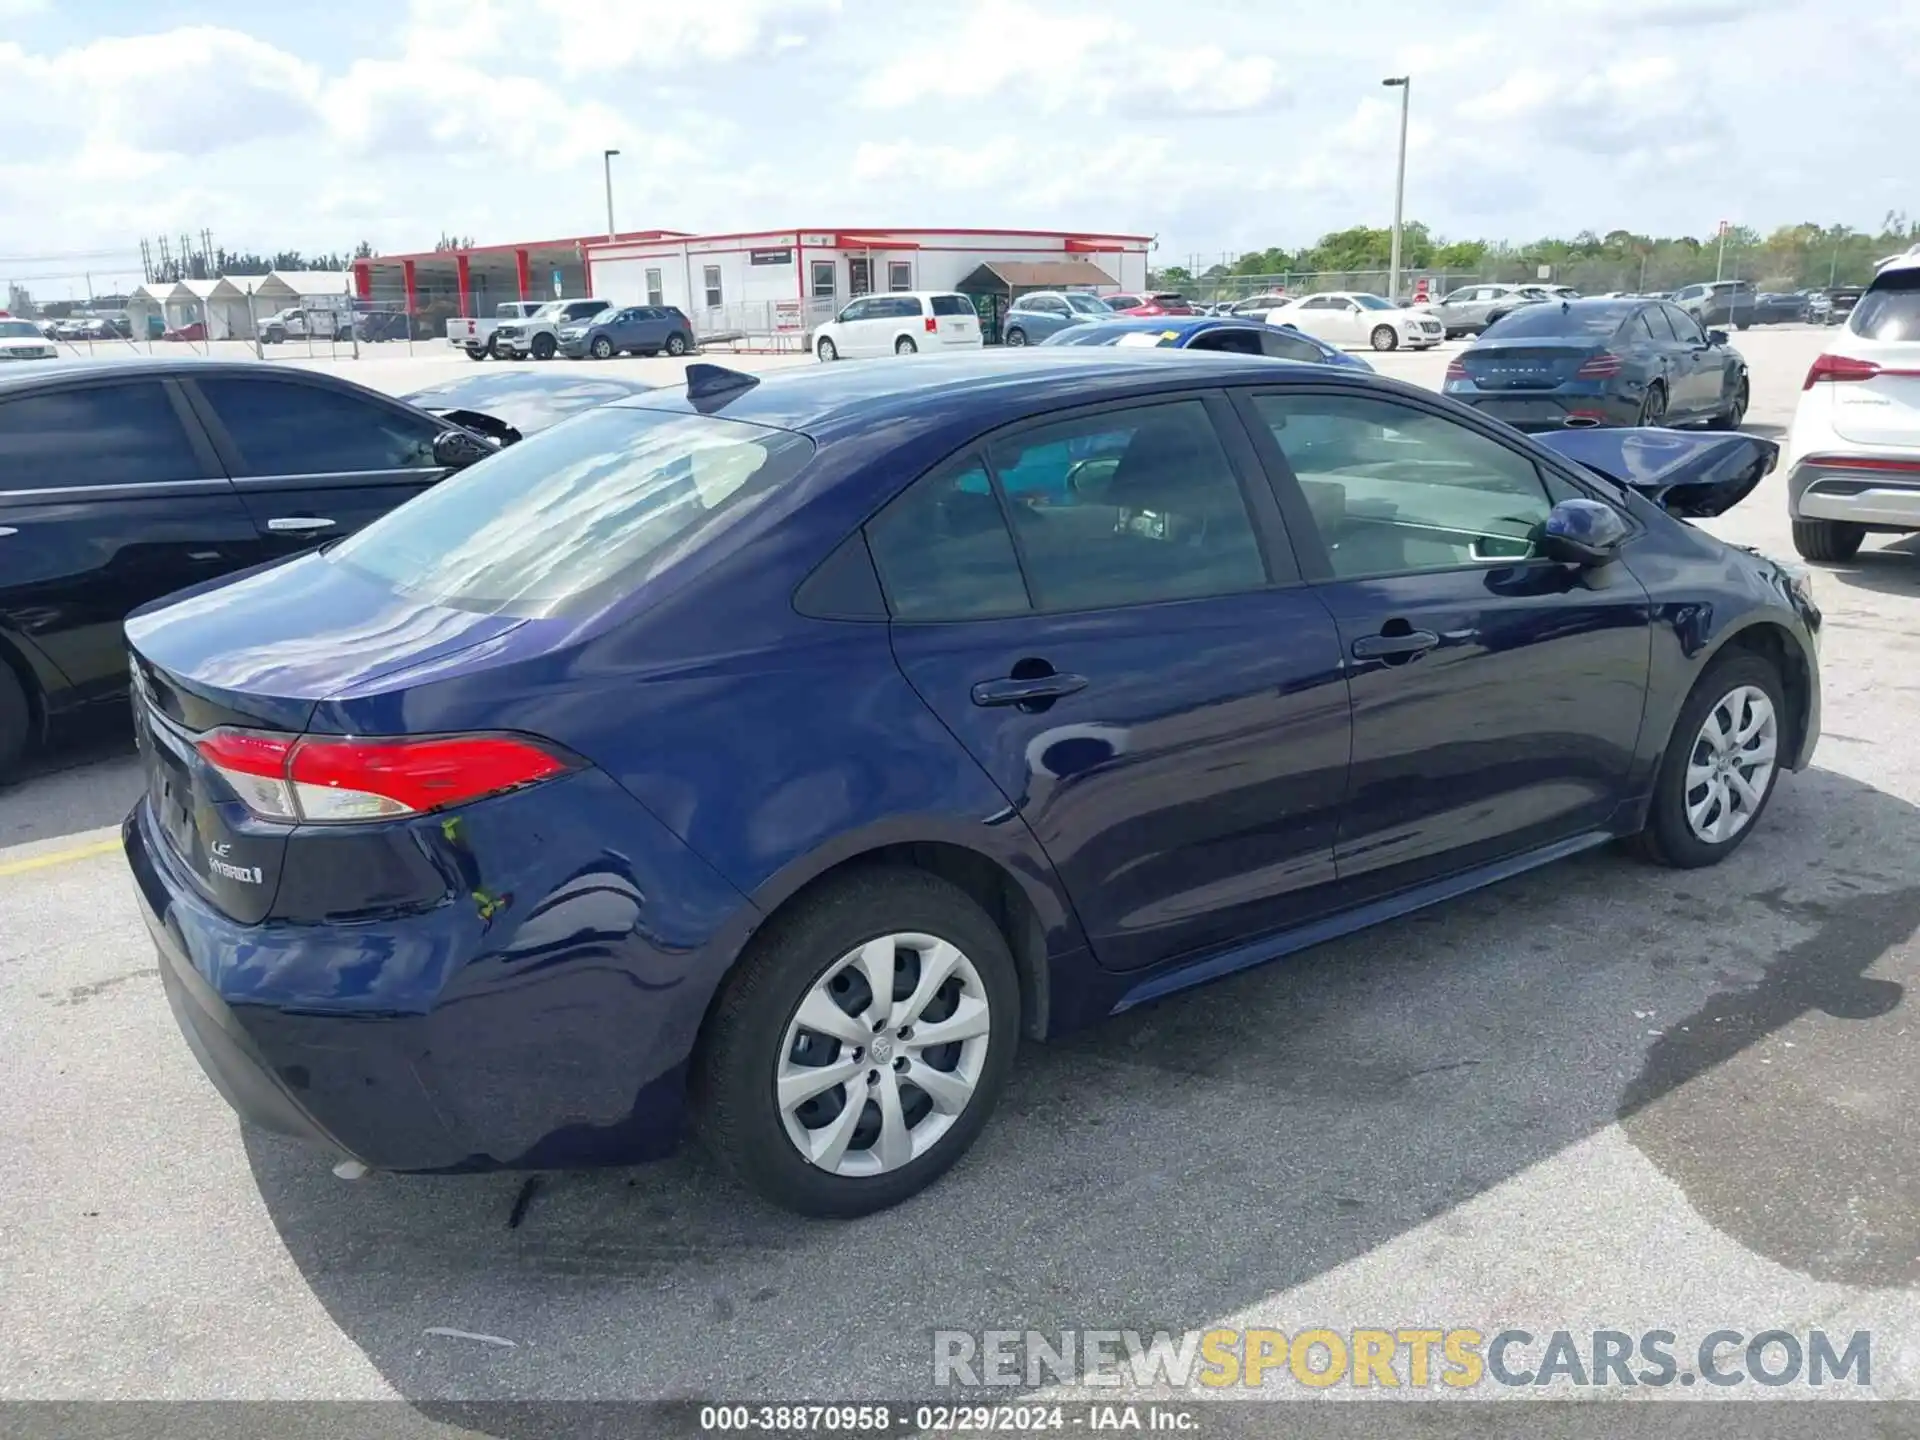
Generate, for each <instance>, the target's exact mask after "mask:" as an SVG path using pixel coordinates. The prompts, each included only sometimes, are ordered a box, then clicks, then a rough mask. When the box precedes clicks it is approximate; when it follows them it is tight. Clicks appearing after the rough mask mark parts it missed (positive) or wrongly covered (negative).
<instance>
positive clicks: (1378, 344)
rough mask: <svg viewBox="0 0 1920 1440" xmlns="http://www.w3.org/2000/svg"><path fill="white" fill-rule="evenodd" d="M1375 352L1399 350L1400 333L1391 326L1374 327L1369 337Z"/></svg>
mask: <svg viewBox="0 0 1920 1440" xmlns="http://www.w3.org/2000/svg"><path fill="white" fill-rule="evenodd" d="M1370 338H1371V343H1372V345H1373V348H1374V349H1376V350H1397V349H1399V348H1400V332H1399V331H1398V330H1395V329H1394V328H1393V327H1392V326H1391V325H1376V326H1374V327H1373V335H1372V336H1371V337H1370Z"/></svg>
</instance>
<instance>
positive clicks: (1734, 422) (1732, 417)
mask: <svg viewBox="0 0 1920 1440" xmlns="http://www.w3.org/2000/svg"><path fill="white" fill-rule="evenodd" d="M1749 393H1750V392H1749V391H1748V388H1747V379H1746V377H1745V376H1744V375H1743V376H1741V377H1740V383H1739V385H1738V386H1736V387H1735V388H1734V392H1733V399H1732V400H1731V401H1729V402H1728V404H1727V408H1726V409H1724V410H1722V411H1721V412H1720V413H1719V414H1718V415H1716V416H1714V417H1713V418H1712V419H1711V420H1709V421H1708V422H1707V428H1708V429H1709V430H1738V429H1739V428H1740V422H1741V421H1742V420H1744V419H1746V418H1747V403H1748V399H1749Z"/></svg>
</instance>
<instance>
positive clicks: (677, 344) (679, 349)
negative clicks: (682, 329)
mask: <svg viewBox="0 0 1920 1440" xmlns="http://www.w3.org/2000/svg"><path fill="white" fill-rule="evenodd" d="M686 353H687V337H686V336H684V335H682V334H680V333H679V332H678V331H676V332H674V333H673V334H671V335H669V336H667V354H669V355H671V356H673V358H674V359H676V360H678V359H679V358H680V357H681V356H682V355H684V354H686Z"/></svg>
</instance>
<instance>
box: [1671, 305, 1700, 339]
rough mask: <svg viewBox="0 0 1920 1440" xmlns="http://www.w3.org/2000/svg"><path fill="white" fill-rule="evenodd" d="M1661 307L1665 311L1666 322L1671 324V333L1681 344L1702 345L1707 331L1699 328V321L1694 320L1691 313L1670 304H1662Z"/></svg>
mask: <svg viewBox="0 0 1920 1440" xmlns="http://www.w3.org/2000/svg"><path fill="white" fill-rule="evenodd" d="M1661 308H1662V309H1664V310H1665V311H1666V315H1667V320H1668V323H1670V324H1671V325H1672V326H1673V333H1674V335H1675V336H1676V337H1678V339H1679V341H1680V343H1681V344H1682V345H1704V344H1706V343H1707V332H1706V331H1704V330H1702V329H1701V328H1700V322H1699V321H1698V320H1695V319H1694V318H1693V317H1692V316H1691V315H1689V314H1687V312H1686V311H1684V310H1676V309H1675V308H1674V307H1673V306H1671V305H1666V306H1662V307H1661Z"/></svg>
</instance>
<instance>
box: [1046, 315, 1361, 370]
mask: <svg viewBox="0 0 1920 1440" xmlns="http://www.w3.org/2000/svg"><path fill="white" fill-rule="evenodd" d="M1040 343H1041V344H1042V345H1117V346H1120V347H1121V348H1123V349H1133V348H1136V347H1138V348H1143V349H1148V350H1217V351H1223V352H1225V353H1226V354H1229V355H1265V356H1268V357H1270V358H1272V359H1275V360H1301V361H1305V362H1306V363H1307V364H1310V365H1344V366H1346V367H1347V368H1348V369H1349V370H1367V371H1371V370H1372V369H1373V367H1372V366H1371V365H1369V364H1368V363H1367V362H1366V361H1364V360H1362V359H1361V358H1360V357H1359V356H1358V355H1350V354H1348V353H1347V352H1346V351H1345V350H1342V349H1341V348H1340V347H1339V346H1338V345H1329V344H1328V343H1327V342H1326V341H1324V340H1319V339H1316V338H1314V337H1313V336H1311V335H1305V334H1302V333H1301V332H1300V331H1298V330H1296V329H1294V328H1293V327H1292V326H1291V325H1268V324H1265V323H1263V322H1261V321H1258V320H1248V319H1245V318H1243V317H1241V316H1232V315H1229V316H1217V315H1160V316H1155V317H1152V318H1145V319H1115V320H1093V321H1088V322H1085V323H1083V324H1080V325H1075V326H1072V327H1071V328H1069V329H1065V330H1060V331H1057V332H1056V333H1054V334H1052V335H1050V336H1048V337H1047V338H1046V339H1045V340H1043V341H1041V342H1040Z"/></svg>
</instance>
